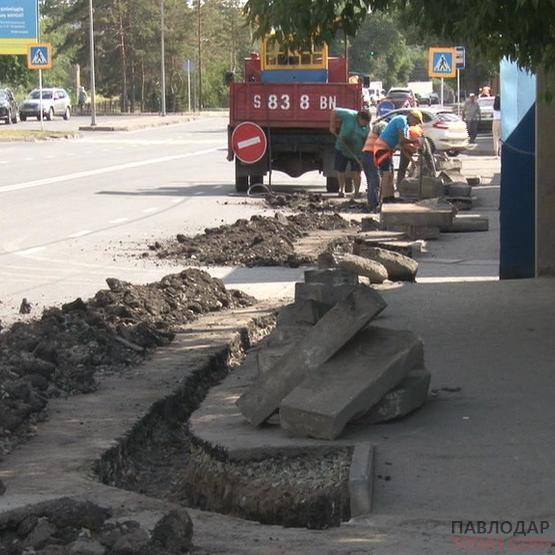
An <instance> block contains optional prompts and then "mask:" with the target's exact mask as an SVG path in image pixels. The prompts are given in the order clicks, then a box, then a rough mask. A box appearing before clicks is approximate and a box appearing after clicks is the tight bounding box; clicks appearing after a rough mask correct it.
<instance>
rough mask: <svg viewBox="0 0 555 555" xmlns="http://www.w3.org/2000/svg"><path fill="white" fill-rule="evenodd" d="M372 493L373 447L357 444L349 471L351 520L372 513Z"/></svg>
mask: <svg viewBox="0 0 555 555" xmlns="http://www.w3.org/2000/svg"><path fill="white" fill-rule="evenodd" d="M373 493H374V446H373V445H372V444H370V443H366V442H365V443H357V444H356V445H355V448H354V449H353V455H352V458H351V468H350V469H349V502H350V506H351V518H354V517H356V516H360V515H368V514H370V513H371V512H372V497H373Z"/></svg>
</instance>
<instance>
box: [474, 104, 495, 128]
mask: <svg viewBox="0 0 555 555" xmlns="http://www.w3.org/2000/svg"><path fill="white" fill-rule="evenodd" d="M477 102H478V104H479V106H480V127H481V128H486V129H491V127H492V122H493V103H494V102H495V96H479V97H478V98H477Z"/></svg>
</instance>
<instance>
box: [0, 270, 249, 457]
mask: <svg viewBox="0 0 555 555" xmlns="http://www.w3.org/2000/svg"><path fill="white" fill-rule="evenodd" d="M106 281H107V284H108V287H109V289H106V290H101V291H98V293H96V295H95V296H94V297H93V298H91V299H89V300H88V301H83V300H81V299H76V300H75V301H73V302H71V303H66V304H64V305H63V306H62V307H61V308H57V307H52V308H48V309H46V310H45V311H44V313H43V315H42V317H41V318H40V319H39V320H34V321H30V322H18V323H15V324H14V325H13V326H12V327H11V328H10V329H8V330H7V331H4V332H2V333H1V334H0V452H7V451H9V450H10V449H11V448H12V447H13V445H15V444H16V443H17V442H18V441H20V440H21V439H23V438H25V437H26V435H27V434H28V433H30V430H31V428H30V426H31V425H32V424H33V423H34V422H36V421H37V420H40V419H44V418H45V417H46V412H45V409H46V407H47V404H48V399H49V398H50V397H56V396H60V395H67V394H75V393H88V392H91V391H94V390H95V389H96V386H97V383H96V376H97V375H101V374H103V373H107V372H117V371H120V370H123V369H125V368H126V367H129V366H133V365H136V364H138V363H139V362H141V361H143V360H144V358H145V356H147V354H148V353H149V352H150V351H151V350H152V349H155V348H157V347H159V346H163V345H167V344H168V343H170V342H171V341H172V339H173V336H174V330H175V329H177V328H179V326H182V325H184V324H187V323H188V322H191V321H192V320H194V319H196V318H197V317H198V316H199V315H200V314H204V313H207V312H214V311H218V310H222V309H225V308H233V307H239V306H248V305H250V304H251V303H252V302H253V299H252V298H250V297H248V296H246V295H244V294H243V293H240V292H238V291H227V290H226V288H225V286H224V285H223V283H222V282H221V281H220V280H217V279H213V278H212V277H210V275H209V274H207V273H206V272H203V271H200V270H197V269H189V270H185V271H183V272H181V273H179V274H174V275H168V276H166V277H164V278H162V279H161V280H160V281H159V282H154V283H150V284H147V285H132V284H130V283H127V282H123V281H119V280H117V279H113V278H109V279H107V280H106Z"/></svg>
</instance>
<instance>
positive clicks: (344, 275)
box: [304, 268, 358, 286]
mask: <svg viewBox="0 0 555 555" xmlns="http://www.w3.org/2000/svg"><path fill="white" fill-rule="evenodd" d="M304 281H305V283H323V284H325V285H330V286H336V285H353V286H354V285H357V284H358V277H357V275H356V274H353V273H351V272H345V271H343V270H341V269H340V268H330V269H324V270H306V271H305V273H304Z"/></svg>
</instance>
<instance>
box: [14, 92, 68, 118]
mask: <svg viewBox="0 0 555 555" xmlns="http://www.w3.org/2000/svg"><path fill="white" fill-rule="evenodd" d="M42 113H43V117H44V119H47V120H49V121H51V120H52V119H53V118H54V116H61V117H63V118H64V119H65V120H68V119H69V118H70V117H71V100H70V98H69V95H68V94H67V92H66V91H65V90H64V89H42ZM19 117H20V118H21V121H25V120H26V119H27V118H30V117H35V118H37V119H39V120H40V89H35V90H34V91H31V93H30V94H29V96H28V97H27V98H26V99H25V100H24V101H23V104H22V105H21V106H20V109H19Z"/></svg>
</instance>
